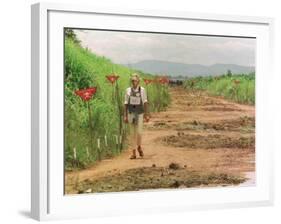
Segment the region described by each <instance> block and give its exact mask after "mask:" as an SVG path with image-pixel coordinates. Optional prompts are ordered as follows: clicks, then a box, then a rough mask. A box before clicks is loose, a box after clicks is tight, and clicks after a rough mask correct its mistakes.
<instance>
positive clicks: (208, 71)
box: [125, 60, 255, 77]
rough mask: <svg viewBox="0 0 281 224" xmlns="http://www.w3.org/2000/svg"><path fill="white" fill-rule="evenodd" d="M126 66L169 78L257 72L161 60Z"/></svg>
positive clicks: (226, 66)
mask: <svg viewBox="0 0 281 224" xmlns="http://www.w3.org/2000/svg"><path fill="white" fill-rule="evenodd" d="M125 66H128V67H131V68H133V69H137V70H140V71H143V72H147V73H151V74H166V75H169V76H187V77H194V76H209V75H222V74H226V73H227V70H230V71H231V72H232V73H233V74H242V73H246V74H248V73H251V72H254V71H255V67H250V66H241V65H236V64H214V65H210V66H207V65H200V64H185V63H176V62H169V61H159V60H145V61H140V62H137V63H134V64H126V65H125Z"/></svg>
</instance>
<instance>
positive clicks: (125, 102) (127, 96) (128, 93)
mask: <svg viewBox="0 0 281 224" xmlns="http://www.w3.org/2000/svg"><path fill="white" fill-rule="evenodd" d="M130 90H131V89H130V88H127V89H126V92H125V100H124V104H128V101H129V96H130Z"/></svg>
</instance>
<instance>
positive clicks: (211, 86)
mask: <svg viewBox="0 0 281 224" xmlns="http://www.w3.org/2000/svg"><path fill="white" fill-rule="evenodd" d="M230 74H231V72H228V73H227V74H226V75H222V76H216V77H211V76H209V77H196V78H191V79H188V80H186V81H185V82H184V87H185V88H187V89H200V90H207V91H208V92H209V93H211V94H213V95H219V96H224V97H225V98H227V99H231V100H234V101H235V102H238V103H246V104H255V74H254V73H250V74H235V75H234V74H231V75H230Z"/></svg>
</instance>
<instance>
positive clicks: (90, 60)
mask: <svg viewBox="0 0 281 224" xmlns="http://www.w3.org/2000/svg"><path fill="white" fill-rule="evenodd" d="M113 72H114V73H115V74H117V75H119V76H120V77H119V79H118V81H117V83H115V84H113V85H112V84H111V83H110V82H109V81H108V80H107V79H106V75H109V74H112V73H113ZM133 72H135V71H134V70H132V69H129V68H127V67H125V66H122V65H117V64H114V63H112V62H111V61H110V60H109V59H107V58H105V57H100V56H97V55H95V54H93V53H92V52H90V51H89V50H88V49H84V48H82V47H81V46H80V45H79V44H78V43H74V42H73V40H71V39H68V38H66V40H65V74H64V75H65V88H64V91H65V105H64V106H65V114H64V115H65V129H64V130H65V165H66V169H72V168H73V167H77V168H83V167H85V166H87V165H88V164H92V163H94V162H95V161H97V160H98V159H103V158H108V157H112V156H114V155H117V154H119V153H120V152H121V151H122V150H123V149H124V148H126V136H127V135H128V128H127V127H126V126H125V124H124V123H123V122H122V117H121V118H120V114H123V99H124V93H125V89H126V88H127V87H128V86H129V85H130V81H129V77H130V74H132V73H133ZM140 75H141V77H142V78H144V77H146V78H153V77H152V76H151V75H149V74H144V73H141V74H140ZM141 85H142V86H144V87H145V84H144V83H143V80H142V81H141ZM92 86H96V87H97V92H96V94H95V95H94V97H93V99H92V100H91V101H90V108H91V111H90V113H91V117H92V120H91V123H92V126H93V133H92V134H90V132H89V116H88V113H89V111H88V107H87V103H86V102H84V101H82V100H81V98H79V97H78V96H77V95H76V94H75V91H76V90H78V89H84V88H88V87H92ZM147 92H148V97H149V102H150V107H149V108H150V111H155V110H164V109H165V107H166V106H167V105H168V104H169V101H170V99H169V94H168V91H167V87H166V86H164V85H160V84H153V85H152V84H151V85H149V86H147ZM120 135H121V137H120ZM120 138H121V139H122V141H120ZM98 146H100V147H99V148H98ZM75 154H76V158H75Z"/></svg>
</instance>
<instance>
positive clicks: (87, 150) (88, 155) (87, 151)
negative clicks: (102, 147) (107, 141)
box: [86, 147, 90, 158]
mask: <svg viewBox="0 0 281 224" xmlns="http://www.w3.org/2000/svg"><path fill="white" fill-rule="evenodd" d="M86 153H87V157H88V158H89V157H90V153H89V149H88V147H86Z"/></svg>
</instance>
